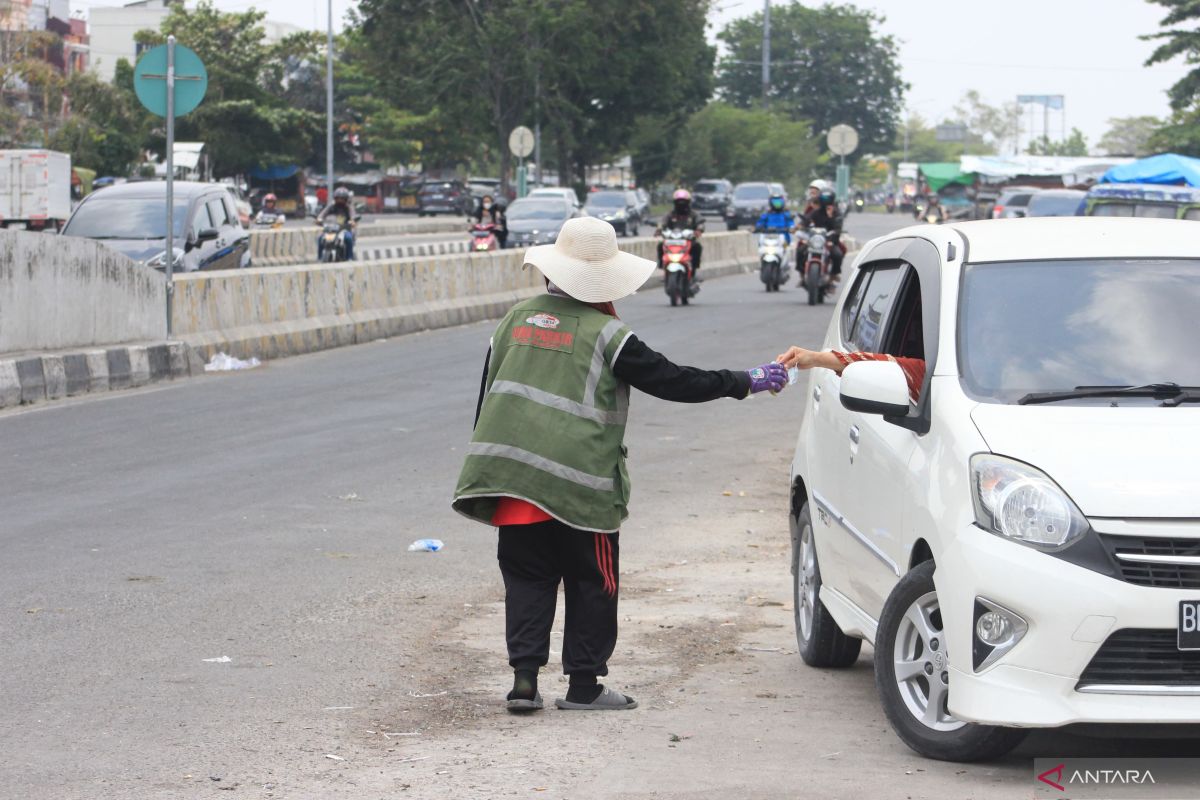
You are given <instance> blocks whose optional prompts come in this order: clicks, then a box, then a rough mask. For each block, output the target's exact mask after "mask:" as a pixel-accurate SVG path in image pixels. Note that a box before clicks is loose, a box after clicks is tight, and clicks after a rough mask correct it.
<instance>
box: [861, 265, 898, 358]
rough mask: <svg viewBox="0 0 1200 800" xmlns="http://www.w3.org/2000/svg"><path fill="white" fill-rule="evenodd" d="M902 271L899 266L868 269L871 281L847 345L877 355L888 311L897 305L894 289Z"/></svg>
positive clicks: (864, 294)
mask: <svg viewBox="0 0 1200 800" xmlns="http://www.w3.org/2000/svg"><path fill="white" fill-rule="evenodd" d="M902 272H903V270H901V269H900V265H899V264H895V265H891V266H886V267H876V268H875V269H873V270H871V282H870V283H869V284H867V288H866V290H865V291H864V292H863V296H862V303H861V307H860V308H859V310H858V314H857V319H855V321H854V327H853V328H852V329H851V331H850V336H849V338H848V339H847V343H848V344H849V345H850V346H851V347H853V348H854V349H855V350H857V351H860V352H864V353H878V352H879V348H880V345H881V344H882V341H881V340H882V337H883V325H884V323H885V322H886V320H887V315H888V311H889V310H890V309H891V308H892V306H893V305H894V304H895V302H896V294H897V291H896V290H897V289H898V288H899V286H900V277H901V274H902Z"/></svg>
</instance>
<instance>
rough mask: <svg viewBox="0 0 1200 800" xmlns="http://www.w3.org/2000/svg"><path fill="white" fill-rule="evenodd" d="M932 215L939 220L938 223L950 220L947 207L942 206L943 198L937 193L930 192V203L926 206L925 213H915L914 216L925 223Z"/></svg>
mask: <svg viewBox="0 0 1200 800" xmlns="http://www.w3.org/2000/svg"><path fill="white" fill-rule="evenodd" d="M930 214H933V215H935V216H936V217H937V219H938V222H945V221H946V220H947V218H948V217H947V215H946V207H945V206H943V205H942V202H941V198H939V197H938V194H937V192H930V193H929V201H928V204H927V205H926V206H925V210H924V212H921V213H914V215H913V216H915V217H916V218H917V219H918V220H921V221H922V222H924V221H925V218H926V217H928V216H929V215H930Z"/></svg>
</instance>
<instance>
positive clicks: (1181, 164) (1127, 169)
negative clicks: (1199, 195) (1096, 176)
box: [1100, 153, 1200, 186]
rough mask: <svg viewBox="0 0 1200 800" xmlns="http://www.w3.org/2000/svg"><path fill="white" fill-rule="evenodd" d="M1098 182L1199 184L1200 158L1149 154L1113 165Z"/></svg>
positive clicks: (1172, 154)
mask: <svg viewBox="0 0 1200 800" xmlns="http://www.w3.org/2000/svg"><path fill="white" fill-rule="evenodd" d="M1100 183H1156V184H1168V185H1172V186H1180V185H1182V186H1200V158H1189V157H1188V156H1181V155H1177V154H1175V153H1164V154H1162V155H1160V156H1150V157H1149V158H1142V159H1139V160H1137V161H1134V162H1133V163H1131V164H1122V165H1121V166H1119V167H1113V168H1112V169H1110V170H1109V171H1108V172H1106V173H1104V175H1103V176H1101V178H1100Z"/></svg>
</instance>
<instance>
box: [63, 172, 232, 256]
mask: <svg viewBox="0 0 1200 800" xmlns="http://www.w3.org/2000/svg"><path fill="white" fill-rule="evenodd" d="M166 204H167V185H166V183H165V182H164V181H142V182H138V183H123V184H119V185H116V186H110V187H109V188H107V189H101V190H99V191H95V192H92V193H91V194H90V195H88V196H87V197H85V198H84V199H83V201H82V202H80V204H79V206H78V207H77V208H76V209H75V212H74V213H73V214H71V217H70V219H68V220H67V224H66V227H64V228H63V232H62V235H63V236H80V237H84V238H87V239H98V240H100V241H101V242H102V243H103V244H104V245H105V246H107V247H110V248H112V249H113V250H116V251H118V252H121V253H124V254H125V255H127V256H129V257H130V258H132V259H133V260H134V261H136V262H138V263H140V264H145V265H146V266H150V267H154V268H155V269H161V270H165V269H166V256H167V254H166V237H167V226H166V214H165V210H166ZM172 219H173V221H174V231H173V233H174V237H175V245H174V249H175V254H174V266H173V269H174V270H177V271H180V272H194V271H196V270H200V269H236V268H238V267H248V266H250V234H249V233H248V232H247V231H246V229H245V228H243V227H242V224H241V223H240V222H239V221H238V215H237V209H236V208H234V205H233V198H232V196H230V194H229V192H227V191H226V190H225V187H224V186H222V185H221V184H219V183H192V182H189V181H175V197H174V209H173V210H172Z"/></svg>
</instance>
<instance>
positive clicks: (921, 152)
mask: <svg viewBox="0 0 1200 800" xmlns="http://www.w3.org/2000/svg"><path fill="white" fill-rule="evenodd" d="M963 150H964V147H963V143H962V142H939V141H938V138H937V130H936V128H934V127H933V126H932V125H930V124H929V123H928V122H926V121H925V119H924V118H923V117H921V115H920V114H910V115H909V117H908V119H906V120H905V121H904V124H903V125H901V126H899V127H898V128H897V129H896V133H895V138H894V139H893V141H892V150H891V152H890V153H889V154H888V157H889V158H890V159H891V160H892V161H894V162H900V161H911V162H915V163H918V164H920V163H926V162H931V161H957V160H958V158H959V157H960V156H962V154H963Z"/></svg>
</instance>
